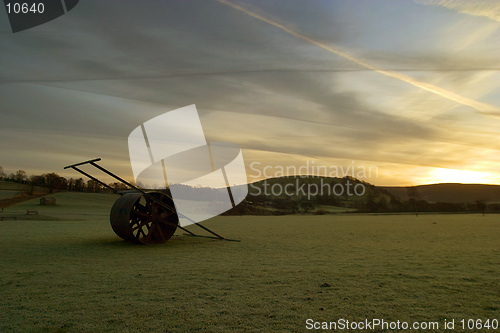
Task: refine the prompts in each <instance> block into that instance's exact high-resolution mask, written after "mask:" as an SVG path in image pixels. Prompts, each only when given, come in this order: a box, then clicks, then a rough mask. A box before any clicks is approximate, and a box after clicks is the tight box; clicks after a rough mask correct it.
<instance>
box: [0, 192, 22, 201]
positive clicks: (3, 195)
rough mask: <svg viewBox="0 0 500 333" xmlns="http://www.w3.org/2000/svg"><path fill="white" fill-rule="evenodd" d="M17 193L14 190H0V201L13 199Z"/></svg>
mask: <svg viewBox="0 0 500 333" xmlns="http://www.w3.org/2000/svg"><path fill="white" fill-rule="evenodd" d="M18 193H19V191H16V190H0V200H2V199H7V198H10V197H13V196H15V195H16V194H18Z"/></svg>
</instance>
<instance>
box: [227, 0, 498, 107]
mask: <svg viewBox="0 0 500 333" xmlns="http://www.w3.org/2000/svg"><path fill="white" fill-rule="evenodd" d="M218 1H219V2H220V3H222V4H224V5H227V6H230V7H232V8H234V9H237V10H239V11H241V12H244V13H245V14H247V15H250V16H252V17H254V18H256V19H258V20H261V21H263V22H266V23H268V24H270V25H272V26H275V27H276V28H279V29H281V30H283V31H285V32H287V33H289V34H290V35H292V36H294V37H297V38H300V39H302V40H305V41H306V42H309V43H312V44H314V45H316V46H318V47H320V48H322V49H324V50H326V51H328V52H330V53H333V54H336V55H338V56H340V57H342V58H345V59H347V60H350V61H352V62H354V63H356V64H358V65H360V66H363V67H365V68H368V69H370V70H372V71H375V72H377V73H379V74H382V75H385V76H388V77H392V78H394V79H398V80H401V81H403V82H406V83H409V84H411V85H413V86H415V87H418V88H420V89H423V90H426V91H429V92H431V93H433V94H436V95H438V96H441V97H443V98H446V99H449V100H451V101H454V102H456V103H459V104H462V105H467V106H470V107H472V108H474V109H476V110H478V111H481V112H485V113H486V112H492V111H495V112H500V108H498V107H496V106H494V105H491V104H487V103H482V102H479V101H476V100H473V99H470V98H467V97H464V96H460V95H458V94H455V93H454V92H452V91H449V90H446V89H443V88H440V87H438V86H435V85H433V84H430V83H427V82H423V81H420V80H417V79H415V78H412V77H411V76H408V75H405V74H402V73H398V72H393V71H388V70H384V69H383V68H380V67H378V66H376V65H372V64H370V63H369V62H367V61H365V60H363V59H360V58H358V57H356V56H354V55H352V54H350V53H349V52H347V51H345V50H343V49H341V48H340V47H338V46H329V45H326V44H324V43H322V42H319V41H317V40H314V39H312V38H310V37H307V36H305V35H303V34H300V33H298V32H296V31H294V30H292V29H290V28H288V27H286V26H284V25H282V24H280V23H277V22H275V21H272V20H270V19H268V18H265V17H263V16H261V15H259V14H257V13H255V12H253V11H251V10H249V9H247V8H244V7H241V6H239V5H236V4H234V3H232V2H229V1H227V0H218Z"/></svg>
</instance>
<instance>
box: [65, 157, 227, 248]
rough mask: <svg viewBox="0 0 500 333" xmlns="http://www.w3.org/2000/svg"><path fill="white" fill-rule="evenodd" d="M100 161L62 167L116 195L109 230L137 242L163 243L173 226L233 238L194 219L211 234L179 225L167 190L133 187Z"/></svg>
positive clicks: (172, 232) (174, 228) (188, 233)
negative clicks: (103, 177)
mask: <svg viewBox="0 0 500 333" xmlns="http://www.w3.org/2000/svg"><path fill="white" fill-rule="evenodd" d="M100 160H101V159H100V158H96V159H93V160H89V161H85V162H80V163H76V164H72V165H68V166H66V167H64V169H68V168H71V169H73V170H75V171H77V172H79V173H81V174H82V175H84V176H86V177H88V178H90V179H92V180H94V181H96V182H98V183H99V184H101V185H102V186H104V187H106V188H108V189H110V190H111V191H113V192H114V193H116V194H118V195H120V197H119V198H118V199H117V200H116V201H115V203H114V204H113V207H112V208H111V213H110V222H111V227H112V228H113V231H114V232H115V233H116V234H117V235H118V236H119V237H121V238H123V239H124V240H126V241H129V242H133V243H138V244H152V243H164V242H166V241H167V240H169V239H170V238H171V237H172V236H173V235H174V233H175V231H176V230H177V228H179V229H181V230H183V231H184V232H186V234H187V235H189V236H196V237H206V238H214V239H219V240H229V241H237V240H233V239H227V238H224V237H222V236H220V235H219V234H217V233H215V232H213V231H212V230H210V229H208V228H207V227H205V226H203V225H201V224H199V223H195V222H194V221H193V224H195V225H196V226H198V227H199V228H201V229H203V230H205V231H207V232H208V233H210V234H212V236H203V235H197V234H195V233H193V232H191V231H190V230H188V229H186V228H184V227H182V226H180V225H179V215H178V212H177V211H176V209H175V205H174V202H173V199H172V197H171V196H170V194H169V193H167V192H162V191H146V190H143V189H141V188H139V187H137V186H134V185H132V184H131V183H129V182H127V181H126V180H124V179H123V178H121V177H118V176H117V175H115V174H114V173H112V172H110V171H109V170H107V169H105V168H103V167H102V166H100V165H99V164H97V162H99V161H100ZM82 165H90V166H93V167H94V168H96V169H98V170H100V171H102V172H103V173H105V174H107V175H109V176H111V177H113V178H114V179H116V180H118V181H119V182H121V183H123V184H125V185H126V186H128V187H129V188H130V189H131V191H130V192H126V193H122V192H119V191H117V190H116V189H114V188H113V187H111V186H109V185H107V184H106V183H104V182H102V181H100V180H99V179H97V178H96V177H94V176H92V175H90V174H89V173H87V172H85V171H83V170H82V169H80V168H79V167H80V166H82ZM183 218H186V219H189V218H188V217H187V216H183Z"/></svg>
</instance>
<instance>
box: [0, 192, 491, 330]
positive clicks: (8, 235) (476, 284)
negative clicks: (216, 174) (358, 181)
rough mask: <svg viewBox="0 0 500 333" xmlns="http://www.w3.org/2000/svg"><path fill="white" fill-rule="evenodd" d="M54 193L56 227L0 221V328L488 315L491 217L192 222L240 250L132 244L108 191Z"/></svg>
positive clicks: (299, 324)
mask: <svg viewBox="0 0 500 333" xmlns="http://www.w3.org/2000/svg"><path fill="white" fill-rule="evenodd" d="M56 198H57V202H58V206H56V207H40V206H38V209H40V210H42V211H43V214H44V216H46V217H47V216H49V217H50V216H54V217H57V218H65V220H58V221H47V220H45V221H43V220H25V221H11V220H7V221H2V222H0V225H1V227H2V232H1V233H0V251H1V253H2V256H1V259H0V272H1V279H0V299H1V300H2V301H1V302H0V332H192V331H205V332H229V331H237V332H238V331H239V332H243V331H250V332H269V331H277V332H302V331H305V321H306V319H308V318H313V319H316V320H320V321H323V320H325V321H330V320H337V319H340V318H346V319H349V320H364V319H365V318H368V319H373V318H380V319H382V318H383V319H386V320H398V319H399V320H401V321H417V320H425V321H434V320H436V321H440V322H442V321H443V320H444V319H445V318H446V319H462V318H466V319H468V318H474V319H476V318H481V319H487V318H497V319H500V318H499V317H500V316H499V313H500V296H499V290H500V282H499V276H500V242H499V236H500V223H499V222H498V215H486V216H484V217H483V216H480V215H423V216H420V217H418V218H416V217H415V216H411V215H386V216H381V215H380V216H377V215H324V216H302V215H296V216H279V217H276V216H264V217H263V216H246V217H234V216H230V217H217V218H214V219H212V220H211V221H208V222H206V223H205V224H206V225H207V226H209V227H210V228H213V229H214V230H215V231H217V232H220V233H221V234H223V235H224V236H227V237H231V238H237V239H240V240H241V242H240V243H237V242H224V241H216V240H211V239H205V238H194V237H188V236H184V235H182V234H179V235H178V236H174V237H173V238H172V239H171V240H169V241H168V242H167V243H165V244H159V245H149V246H139V245H132V244H128V243H126V242H123V241H121V240H120V239H119V238H118V237H117V236H115V235H114V233H113V231H112V230H111V228H110V226H109V221H108V217H107V214H108V211H109V209H110V207H111V205H112V202H113V201H114V199H115V198H116V196H112V195H99V194H73V193H60V194H57V195H56ZM32 206H36V201H35V202H31V203H30V202H28V203H24V204H22V205H18V206H17V207H12V208H11V210H16V209H17V210H21V208H20V207H22V209H28V208H27V207H32ZM30 209H31V208H30ZM189 228H190V229H191V230H193V231H194V230H196V231H197V230H198V228H196V226H190V227H189ZM324 283H328V284H329V285H330V287H321V285H322V284H324ZM439 331H442V329H441V330H439ZM384 332H387V331H384ZM490 332H491V331H490Z"/></svg>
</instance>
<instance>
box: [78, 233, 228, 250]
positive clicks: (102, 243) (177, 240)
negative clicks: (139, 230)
mask: <svg viewBox="0 0 500 333" xmlns="http://www.w3.org/2000/svg"><path fill="white" fill-rule="evenodd" d="M211 242H225V241H224V240H218V239H213V238H205V237H195V236H191V235H183V234H180V235H174V236H173V237H172V238H170V239H169V240H167V241H166V242H165V243H156V244H148V245H144V244H138V243H132V242H128V241H125V240H123V239H121V238H119V237H102V238H93V239H87V240H83V241H82V242H79V243H78V244H80V245H83V246H90V247H107V248H124V249H128V248H158V247H165V248H169V247H170V248H171V247H176V248H178V247H184V246H196V245H198V244H207V243H211Z"/></svg>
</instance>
